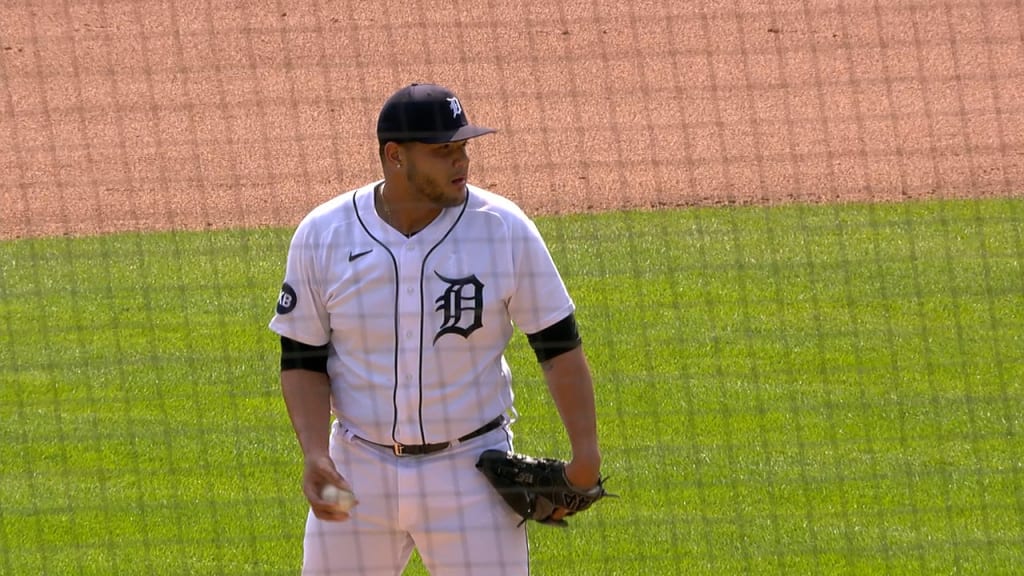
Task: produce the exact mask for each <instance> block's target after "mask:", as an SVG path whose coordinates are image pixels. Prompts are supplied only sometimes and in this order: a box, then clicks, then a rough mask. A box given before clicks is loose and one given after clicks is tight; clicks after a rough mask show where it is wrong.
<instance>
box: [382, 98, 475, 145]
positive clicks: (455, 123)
mask: <svg viewBox="0 0 1024 576" xmlns="http://www.w3.org/2000/svg"><path fill="white" fill-rule="evenodd" d="M492 132H495V130H493V129H491V128H484V127H482V126H474V125H472V124H470V123H469V119H468V118H466V112H465V110H463V109H462V104H461V103H460V102H459V99H458V98H457V97H456V96H455V94H454V93H453V92H452V91H451V90H449V89H447V88H445V87H443V86H438V85H436V84H410V85H409V86H406V87H405V88H402V89H401V90H399V91H398V92H395V93H394V94H392V95H391V97H390V98H388V100H387V102H385V103H384V107H383V108H381V111H380V116H379V117H378V118H377V140H378V141H379V142H380V143H381V144H383V143H385V142H424V143H427V144H441V143H444V142H458V141H460V140H468V139H470V138H476V137H477V136H483V135H484V134H490V133H492Z"/></svg>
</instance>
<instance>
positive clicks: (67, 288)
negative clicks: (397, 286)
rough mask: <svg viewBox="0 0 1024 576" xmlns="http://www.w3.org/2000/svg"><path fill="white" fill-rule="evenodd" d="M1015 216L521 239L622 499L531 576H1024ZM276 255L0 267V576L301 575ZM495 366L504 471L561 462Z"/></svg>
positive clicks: (683, 214)
mask: <svg viewBox="0 0 1024 576" xmlns="http://www.w3.org/2000/svg"><path fill="white" fill-rule="evenodd" d="M1022 205H1024V202H1022V201H1021V200H1017V199H1010V200H986V201H963V202H959V201H957V202H924V203H906V204H893V205H847V206H814V207H812V206H786V207H775V208H729V209H696V210H684V211H671V212H653V213H639V212H629V213H618V214H604V215H597V216H587V217H582V216H581V217H562V218H553V219H541V220H540V221H539V225H540V226H541V229H542V231H543V232H544V234H545V237H546V239H547V241H548V243H549V245H550V246H551V249H552V252H553V254H554V256H555V259H556V261H557V262H558V264H559V266H560V268H561V270H562V272H563V275H564V277H565V280H566V283H567V285H568V286H569V288H570V290H571V292H572V293H573V296H574V299H575V300H576V302H577V305H578V307H579V310H578V315H579V320H580V324H581V327H582V330H583V335H584V340H585V342H586V345H587V350H588V354H589V356H590V358H591V362H592V365H593V369H594V373H595V377H596V381H597V385H598V393H599V401H600V402H599V403H600V412H601V414H600V416H601V432H602V441H603V446H604V450H605V458H606V473H607V474H609V475H610V476H611V480H610V482H609V486H610V488H611V489H612V490H613V491H616V492H619V493H620V494H621V495H622V498H620V499H619V500H609V501H605V502H602V503H601V504H599V507H598V509H596V510H595V511H594V512H593V513H589V514H586V515H583V516H580V517H577V518H574V522H573V527H572V528H571V529H569V530H564V531H559V530H553V529H551V530H545V529H541V528H539V527H536V528H534V529H532V530H531V543H532V546H533V557H534V571H535V573H538V574H628V575H632V574H676V573H682V572H687V573H706V574H711V573H735V572H751V573H763V574H781V573H786V574H792V573H821V572H837V571H844V572H850V573H935V572H950V571H953V570H958V571H961V572H964V573H986V574H991V573H1011V572H1013V571H1014V570H1016V569H1017V567H1019V566H1020V565H1024V552H1022V550H1024V546H1022V544H1024V524H1022V522H1024V521H1022V518H1024V502H1022V498H1024V496H1022V494H1024V472H1022V461H1024V448H1022V447H1021V445H1022V443H1021V441H1020V432H1021V414H1022V408H1024V390H1022V385H1021V382H1022V377H1024V357H1022V356H1024V352H1022V351H1024V322H1022V320H1024V318H1022V316H1024V312H1022V310H1024V252H1022V242H1021V238H1022V236H1024V234H1022V228H1024V210H1022ZM289 236H290V231H289V230H245V231H226V232H216V233H207V234H192V233H177V234H151V235H137V234H128V235H116V236H106V237H99V238H84V239H47V240H33V241H18V242H8V243H4V244H0V290H2V294H3V295H2V297H0V319H2V322H0V379H2V381H3V386H0V483H2V485H3V491H2V492H0V572H2V573H5V574H7V573H10V574H36V573H76V574H109V573H124V574H130V573H150V574H221V573H231V574H279V573H294V571H295V570H296V568H297V566H298V564H299V561H300V556H301V550H300V541H301V532H302V523H303V517H304V506H303V501H302V497H301V495H300V494H299V491H298V484H297V482H298V475H299V472H300V465H299V461H298V457H299V454H298V449H297V447H296V445H295V443H294V440H293V437H292V434H291V430H290V427H289V425H288V421H287V416H286V415H285V413H284V407H283V404H282V402H281V400H280V396H279V394H278V391H277V375H276V364H277V360H276V353H277V343H276V340H275V338H274V337H273V335H272V334H271V333H270V332H269V331H267V330H266V323H267V321H268V320H269V318H270V314H271V313H272V310H273V303H274V301H275V299H276V295H277V289H278V286H279V283H280V278H281V273H282V269H283V263H284V256H285V251H286V249H287V244H288V240H289ZM510 362H511V363H512V365H513V368H514V370H515V372H516V376H517V381H516V392H517V397H518V406H519V409H520V412H521V414H522V419H521V421H520V422H519V424H518V425H517V427H516V430H517V434H518V436H517V438H518V446H517V447H518V448H519V449H520V450H522V451H526V452H531V453H536V454H546V455H555V456H568V454H567V453H566V449H567V448H566V442H565V441H564V439H563V436H562V432H561V429H560V423H559V421H558V419H557V417H556V416H555V414H554V409H553V407H552V405H551V402H550V400H549V399H548V397H547V394H546V390H545V387H544V384H543V381H542V379H541V377H540V373H539V370H538V369H537V368H536V366H535V363H534V361H533V359H532V353H531V352H530V351H529V349H528V347H527V346H526V344H525V341H524V338H522V337H518V338H517V339H516V341H515V342H514V345H513V348H512V350H511V351H510ZM409 573H411V574H420V573H423V572H422V569H421V567H420V566H419V565H418V564H415V563H414V565H413V566H412V567H411V568H410V570H409Z"/></svg>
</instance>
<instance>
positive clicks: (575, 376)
mask: <svg viewBox="0 0 1024 576" xmlns="http://www.w3.org/2000/svg"><path fill="white" fill-rule="evenodd" d="M541 367H542V368H543V369H544V376H545V378H546V379H547V384H548V390H549V391H550V392H551V398H552V400H554V403H555V406H556V407H557V408H558V414H559V416H561V418H562V424H563V425H564V426H565V431H566V434H567V435H568V436H569V444H570V445H571V446H572V453H573V457H574V458H584V459H586V460H588V461H589V462H591V463H592V464H595V465H597V466H600V461H601V453H600V450H599V448H598V444H597V415H596V410H595V402H594V383H593V379H592V378H591V375H590V367H589V366H588V364H587V358H586V356H585V355H584V354H583V348H582V347H577V348H576V349H574V350H570V351H569V352H566V353H564V354H560V355H558V356H556V357H554V358H552V359H550V360H547V361H545V362H543V363H542V364H541Z"/></svg>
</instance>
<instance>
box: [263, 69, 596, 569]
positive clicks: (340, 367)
mask: <svg viewBox="0 0 1024 576" xmlns="http://www.w3.org/2000/svg"><path fill="white" fill-rule="evenodd" d="M491 132H494V130H491V129H489V128H483V127H480V126H475V125H473V124H471V123H470V122H469V121H468V119H467V117H466V112H465V110H464V109H463V107H462V103H461V102H460V101H459V99H458V98H457V97H456V96H455V94H453V93H452V92H451V91H450V90H448V89H446V88H443V87H441V86H437V85H432V84H412V85H410V86H407V87H405V88H402V89H401V90H399V91H398V92H396V93H395V94H394V95H392V96H391V97H390V98H389V99H388V100H387V101H386V102H385V104H384V106H383V108H382V109H381V111H380V115H379V118H378V122H377V138H378V141H379V145H380V160H381V164H382V166H383V176H384V178H383V180H380V181H377V182H373V183H371V184H368V185H366V186H364V187H362V188H359V189H357V190H353V191H350V192H348V193H345V194H342V195H341V196H338V197H337V198H334V199H333V200H330V201H328V202H327V203H325V204H323V205H321V206H319V207H317V208H316V209H314V210H313V211H312V212H311V213H310V214H309V215H308V216H306V217H305V218H304V219H303V220H302V222H301V223H300V224H299V226H298V228H297V229H296V231H295V234H294V237H293V239H292V242H291V246H290V248H289V251H288V261H287V266H286V270H285V277H284V285H283V286H282V288H281V294H280V296H279V298H278V302H277V313H276V315H275V316H274V318H273V320H272V321H271V322H270V328H271V329H272V330H273V331H274V332H276V333H277V334H279V335H280V337H281V388H282V393H283V395H284V400H285V404H286V405H287V409H288V414H289V416H290V418H291V422H292V425H293V427H294V429H295V433H296V436H297V437H298V441H299V444H300V446H301V449H302V453H303V457H304V463H305V464H304V472H303V478H302V490H303V493H304V494H305V496H306V498H307V499H308V501H309V505H310V512H309V515H308V519H307V522H306V531H305V538H304V545H303V551H304V559H303V573H304V574H307V575H312V574H317V575H328V574H329V575H343V574H360V575H397V574H401V572H402V571H403V569H404V567H405V565H406V563H407V561H408V559H409V557H410V554H411V553H412V550H413V549H414V548H415V549H416V550H418V552H419V554H420V557H421V558H422V560H423V563H424V565H425V566H426V567H427V569H428V570H429V571H430V573H431V574H433V575H435V576H436V575H459V574H465V575H470V574H472V575H474V576H481V575H488V574H501V575H525V574H528V572H529V557H528V552H529V551H528V544H527V537H526V527H525V526H524V525H523V523H522V521H521V518H520V517H519V516H518V515H516V514H515V513H514V512H513V511H512V510H511V509H510V508H509V506H508V505H507V504H506V503H505V502H504V501H503V500H502V499H501V497H500V496H499V495H498V493H497V492H496V491H495V490H494V489H493V488H492V487H491V486H490V485H489V484H488V481H487V479H486V478H485V477H484V476H483V475H482V474H481V473H480V472H479V471H478V470H477V469H476V468H475V466H474V464H475V463H476V461H477V458H478V456H480V455H481V454H482V453H483V452H484V451H485V450H508V451H511V450H512V431H511V429H510V425H511V424H512V422H513V420H514V417H513V416H514V414H515V411H514V407H513V393H512V388H511V378H512V375H511V373H510V370H509V366H508V364H507V363H506V361H505V358H504V351H505V348H506V346H507V345H508V343H509V340H510V338H511V336H512V334H513V325H515V326H517V327H518V328H519V329H520V330H522V331H523V332H524V333H525V334H526V335H527V337H528V340H529V343H530V345H531V346H532V347H533V350H534V351H535V353H536V356H537V358H538V361H539V363H540V365H541V367H542V369H543V373H544V376H545V378H546V381H547V384H548V388H549V391H550V393H551V396H552V399H553V401H554V404H555V406H556V407H557V409H558V413H559V415H560V417H561V420H562V422H563V424H564V427H565V430H566V434H567V436H568V440H569V443H570V446H571V449H572V458H571V460H570V461H569V463H568V465H567V466H566V471H565V476H566V478H567V479H568V480H569V482H570V483H571V484H572V485H573V486H574V487H577V486H578V487H580V488H582V489H586V488H588V487H592V486H595V485H596V484H597V483H598V481H599V478H600V465H601V456H600V451H599V447H598V441H597V425H596V418H595V410H594V393H593V385H592V381H591V375H590V370H589V367H588V365H587V361H586V357H585V356H584V353H583V350H582V347H581V339H580V336H579V334H578V331H577V326H576V322H575V319H574V304H573V301H572V300H571V298H570V297H569V295H568V294H567V292H566V288H565V285H564V284H563V282H562V279H561V277H560V276H559V273H558V271H557V270H556V268H555V265H554V263H553V262H552V259H551V256H550V254H549V252H548V250H547V248H546V246H545V244H544V242H543V240H542V238H541V236H540V235H539V233H538V231H537V228H536V227H535V226H534V224H533V222H532V221H531V220H530V219H529V218H528V217H527V216H525V215H524V214H523V212H522V211H521V210H520V209H519V208H518V207H517V206H516V205H515V204H514V203H512V202H511V201H509V200H507V199H505V198H502V197H500V196H498V195H495V194H493V193H490V192H488V191H485V190H482V189H480V188H477V187H474V186H471V185H469V184H468V181H467V179H468V177H469V156H468V155H467V150H466V144H467V141H468V140H469V139H471V138H476V137H478V136H482V135H484V134H488V133H491ZM332 413H333V415H334V417H335V418H334V420H333V422H332V421H331V415H332ZM328 484H330V485H333V486H335V487H337V488H339V489H342V490H347V491H350V492H352V493H354V495H355V498H356V500H357V502H358V503H357V504H356V505H355V506H354V507H353V508H351V509H349V510H348V511H347V512H346V511H345V510H343V509H340V508H338V507H336V506H333V505H332V503H331V502H329V501H328V500H325V499H324V498H322V497H321V494H322V490H323V488H324V487H325V486H326V485H328ZM564 512H566V511H565V510H564V509H559V510H558V511H557V512H556V517H557V516H558V515H559V514H560V513H564Z"/></svg>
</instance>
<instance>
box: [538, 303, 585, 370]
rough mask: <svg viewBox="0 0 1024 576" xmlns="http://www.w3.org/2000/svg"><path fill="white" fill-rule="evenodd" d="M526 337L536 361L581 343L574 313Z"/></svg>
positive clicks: (544, 360)
mask: <svg viewBox="0 0 1024 576" xmlns="http://www.w3.org/2000/svg"><path fill="white" fill-rule="evenodd" d="M526 339H527V340H529V341H530V346H531V347H532V348H533V353H534V354H536V355H537V362H546V361H548V360H551V359H552V358H554V357H556V356H560V355H562V354H565V353H566V352H568V351H570V350H575V349H576V348H579V347H580V345H582V344H583V340H582V339H581V338H580V332H579V327H578V326H577V325H576V315H575V314H572V313H570V314H569V315H568V316H566V317H565V318H562V319H561V320H559V321H558V322H555V323H554V324H552V325H551V326H548V327H547V328H545V329H543V330H541V331H540V332H536V333H534V334H527V335H526Z"/></svg>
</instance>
